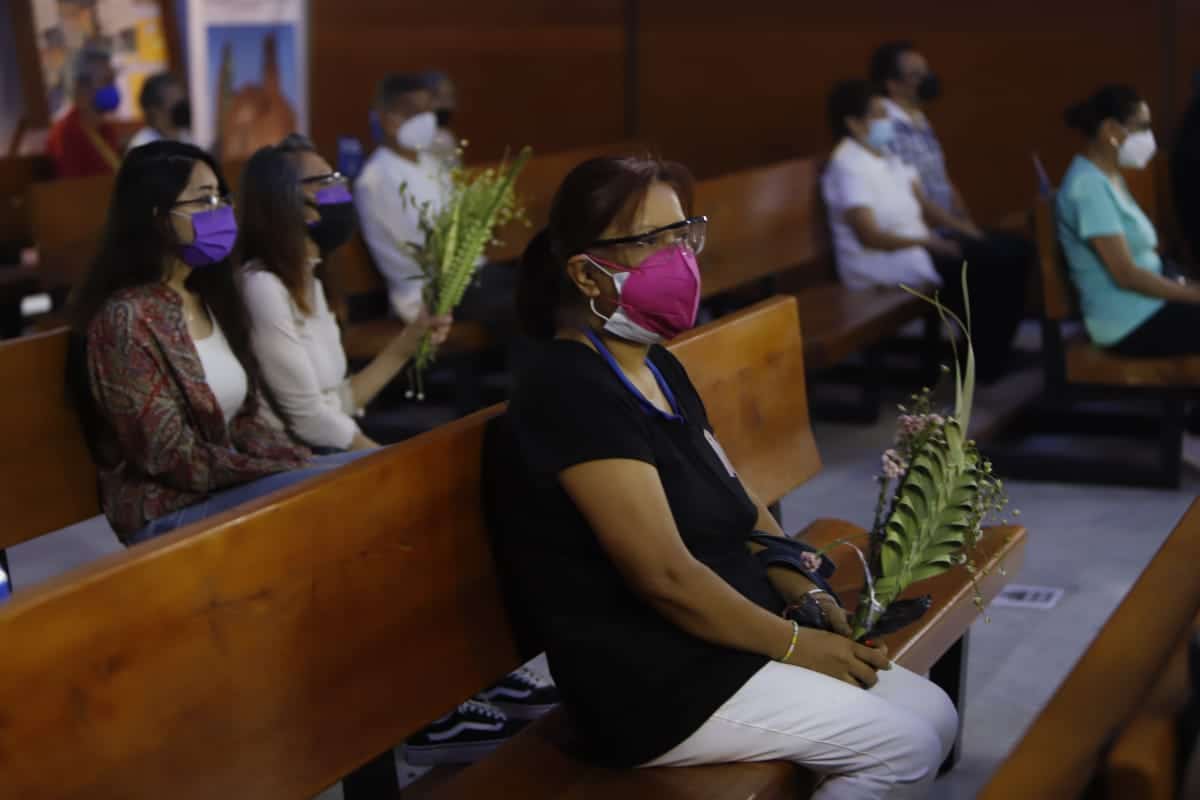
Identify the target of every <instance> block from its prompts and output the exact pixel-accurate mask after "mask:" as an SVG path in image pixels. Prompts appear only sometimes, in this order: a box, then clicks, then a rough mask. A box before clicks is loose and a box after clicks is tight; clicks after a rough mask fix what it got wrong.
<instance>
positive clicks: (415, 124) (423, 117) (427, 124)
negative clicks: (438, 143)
mask: <svg viewBox="0 0 1200 800" xmlns="http://www.w3.org/2000/svg"><path fill="white" fill-rule="evenodd" d="M435 135H437V114H434V113H433V112H432V111H423V112H421V113H420V114H417V115H416V116H415V117H409V118H408V119H407V120H405V122H404V124H403V125H401V126H400V127H399V128H398V129H397V130H396V143H397V144H399V145H400V146H401V147H403V148H404V149H406V150H428V149H429V145H431V144H433V137H434V136H435Z"/></svg>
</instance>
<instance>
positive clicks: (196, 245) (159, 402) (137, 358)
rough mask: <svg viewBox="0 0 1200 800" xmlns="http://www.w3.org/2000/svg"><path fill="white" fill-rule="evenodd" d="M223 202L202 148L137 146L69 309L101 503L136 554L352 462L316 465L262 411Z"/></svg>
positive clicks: (232, 225)
mask: <svg viewBox="0 0 1200 800" xmlns="http://www.w3.org/2000/svg"><path fill="white" fill-rule="evenodd" d="M226 194H227V188H226V184H225V181H224V179H223V178H222V177H221V175H220V171H219V170H218V168H217V165H216V163H215V162H214V161H213V160H212V157H211V156H209V155H208V154H206V153H205V152H203V151H202V150H200V149H198V148H196V147H193V146H191V145H187V144H181V143H178V142H165V141H164V142H155V143H152V144H148V145H146V146H144V147H139V148H137V149H135V150H134V151H133V152H131V153H130V154H129V155H128V156H127V157H126V158H125V160H124V162H123V163H122V165H121V169H120V171H119V172H118V173H117V179H116V187H115V190H114V192H113V198H112V203H111V210H110V212H109V220H108V227H107V230H106V231H105V235H104V240H103V242H102V244H101V248H100V252H99V254H98V255H97V257H96V259H95V261H94V262H93V264H92V266H91V269H90V270H89V273H88V275H87V276H86V277H85V279H84V281H83V283H82V284H81V285H80V287H79V289H78V291H77V293H76V295H75V297H74V298H73V299H72V327H73V329H74V333H75V341H74V345H73V347H72V354H71V363H70V365H69V374H68V380H69V382H70V385H71V387H72V390H73V393H74V395H75V400H76V405H77V407H78V410H79V413H80V417H81V421H82V423H83V427H84V432H85V434H86V435H87V438H88V442H89V445H90V446H91V450H92V456H93V458H94V460H95V461H96V466H97V468H98V470H99V480H100V500H101V505H102V507H103V508H104V513H105V515H106V516H107V517H108V520H109V523H110V524H111V525H112V527H113V530H114V531H115V532H116V534H117V536H118V538H120V539H121V541H122V542H124V543H125V544H128V545H132V544H135V543H137V542H140V541H144V540H145V539H149V538H152V537H154V536H158V535H161V534H163V533H167V532H168V531H171V530H173V529H175V528H177V527H180V526H182V525H186V524H188V523H190V522H194V521H196V520H199V519H203V518H204V517H207V516H210V515H212V514H216V513H218V512H219V511H223V510H225V509H228V508H231V507H233V506H235V505H237V504H239V503H242V502H245V501H247V500H250V499H253V498H255V497H260V496H262V495H264V494H267V493H269V492H271V491H274V490H275V489H278V488H282V487H283V486H287V485H290V484H292V483H295V482H297V481H299V480H302V479H304V478H306V477H309V476H310V475H312V474H314V473H316V472H319V471H322V470H326V469H330V468H332V467H334V466H337V465H339V464H341V463H343V462H344V461H346V460H348V459H349V456H326V457H322V458H318V459H313V458H312V456H311V453H310V452H309V451H308V450H307V449H306V448H304V447H300V446H297V445H296V444H294V443H293V442H292V441H291V439H290V438H289V437H288V435H287V434H286V433H285V432H284V431H283V430H282V429H281V428H278V427H275V426H273V425H272V424H271V422H270V421H269V418H268V416H267V415H266V414H264V409H265V405H264V404H265V403H266V402H267V400H268V398H267V396H266V395H265V393H264V384H263V382H262V380H261V377H260V371H259V368H258V363H257V362H256V360H255V358H254V353H253V351H252V350H251V347H250V321H249V317H248V315H247V313H246V308H245V305H244V303H243V300H242V293H241V288H240V285H239V282H238V272H237V270H236V269H235V267H234V264H233V263H232V260H231V259H230V253H231V252H232V250H233V246H234V242H235V241H236V239H237V222H236V220H235V218H234V214H233V209H232V207H231V206H230V205H229V203H228V201H227V200H226V199H225V198H226Z"/></svg>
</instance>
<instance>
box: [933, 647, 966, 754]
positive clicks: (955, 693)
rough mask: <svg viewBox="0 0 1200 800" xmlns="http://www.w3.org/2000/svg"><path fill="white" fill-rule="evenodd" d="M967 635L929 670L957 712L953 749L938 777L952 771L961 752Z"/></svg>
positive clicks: (964, 708) (964, 706)
mask: <svg viewBox="0 0 1200 800" xmlns="http://www.w3.org/2000/svg"><path fill="white" fill-rule="evenodd" d="M969 635H970V631H967V632H966V633H964V634H963V635H962V638H960V639H959V640H958V641H957V642H955V643H954V646H953V647H951V648H950V649H949V650H947V651H946V654H945V655H943V656H942V657H941V658H939V659H938V660H937V663H936V664H934V665H933V669H931V670H929V679H930V680H931V681H933V682H934V683H935V684H937V685H938V686H940V687H942V691H944V692H945V693H946V694H948V695H950V700H951V701H953V703H954V707H955V708H956V709H957V710H958V735H957V736H955V737H954V747H953V748H952V749H951V750H950V755H948V756H946V760H945V762H944V763H943V764H942V767H941V769H940V770H939V771H938V774H939V775H942V774H945V773H947V772H949V771H950V770H952V769H954V765H955V764H957V763H958V757H959V755H960V754H961V752H962V732H963V713H964V712H965V710H966V706H967V637H968V636H969Z"/></svg>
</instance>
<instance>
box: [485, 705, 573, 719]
mask: <svg viewBox="0 0 1200 800" xmlns="http://www.w3.org/2000/svg"><path fill="white" fill-rule="evenodd" d="M488 702H489V703H491V704H492V705H494V706H495V707H496V708H498V709H500V710H501V711H503V712H504V714H505V716H507V717H508V718H509V719H520V720H531V719H537V718H538V717H540V716H542V715H543V714H545V713H546V712H547V711H550V710H552V709H553V708H555V707H556V706H557V705H558V703H549V704H546V705H540V706H537V705H529V704H528V703H506V702H504V701H502V700H489V701H488Z"/></svg>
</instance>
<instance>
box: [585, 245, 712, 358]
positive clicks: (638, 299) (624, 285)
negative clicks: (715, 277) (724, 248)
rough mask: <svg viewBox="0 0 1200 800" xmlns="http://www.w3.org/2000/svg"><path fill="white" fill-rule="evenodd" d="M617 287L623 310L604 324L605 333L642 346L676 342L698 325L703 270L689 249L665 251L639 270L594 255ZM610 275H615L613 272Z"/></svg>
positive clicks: (618, 302)
mask: <svg viewBox="0 0 1200 800" xmlns="http://www.w3.org/2000/svg"><path fill="white" fill-rule="evenodd" d="M588 259H589V260H590V261H591V262H592V263H593V264H595V265H596V266H597V267H598V268H599V269H600V270H601V271H602V272H603V273H604V274H605V275H607V276H608V277H610V278H612V280H613V284H614V285H615V286H616V288H617V310H616V311H614V312H613V314H612V316H609V317H606V316H604V315H603V314H601V313H600V312H599V311H597V310H596V301H595V300H594V299H593V300H592V313H593V314H595V315H596V316H598V317H600V319H602V320H604V330H605V331H607V332H608V333H611V334H612V335H613V336H617V337H619V338H621V339H625V340H627V341H630V342H637V343H639V344H658V343H659V342H661V341H663V340H664V339H673V338H675V337H676V336H678V335H679V334H681V333H683V332H684V331H686V330H689V329H691V328H692V326H694V325H695V324H696V311H697V310H698V309H699V307H700V268H699V267H698V266H697V264H696V254H695V253H693V252H692V249H691V248H690V247H688V246H687V245H686V244H682V243H680V244H676V245H674V246H672V247H668V248H665V249H663V250H659V251H658V252H657V253H655V254H653V255H651V256H650V257H649V258H647V259H646V260H645V261H643V262H642V263H641V265H640V266H637V267H626V266H622V265H621V264H614V263H612V262H611V261H605V260H604V259H602V258H596V257H595V256H588ZM609 270H613V272H610V271H609Z"/></svg>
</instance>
